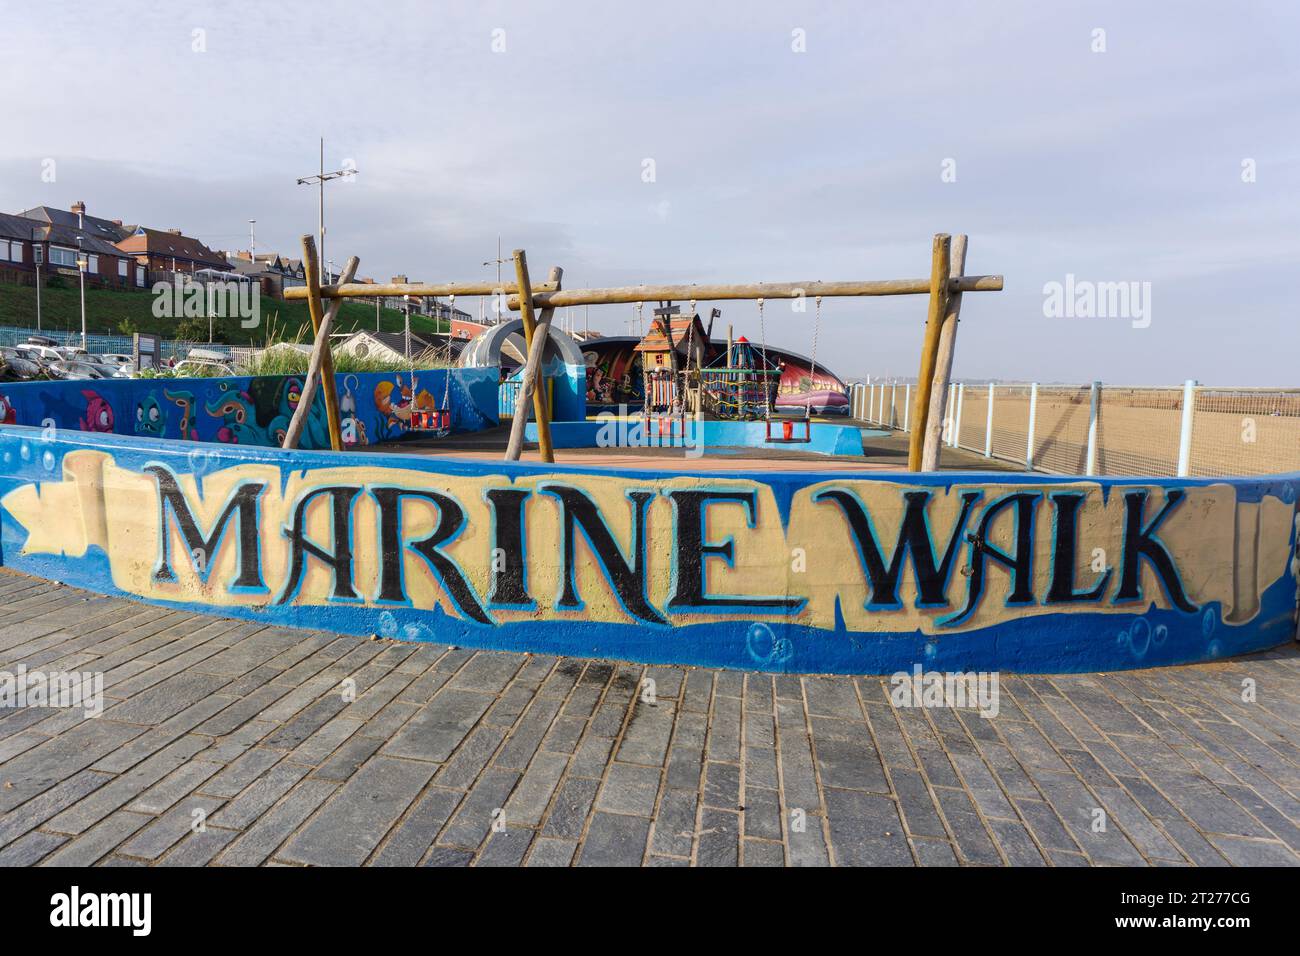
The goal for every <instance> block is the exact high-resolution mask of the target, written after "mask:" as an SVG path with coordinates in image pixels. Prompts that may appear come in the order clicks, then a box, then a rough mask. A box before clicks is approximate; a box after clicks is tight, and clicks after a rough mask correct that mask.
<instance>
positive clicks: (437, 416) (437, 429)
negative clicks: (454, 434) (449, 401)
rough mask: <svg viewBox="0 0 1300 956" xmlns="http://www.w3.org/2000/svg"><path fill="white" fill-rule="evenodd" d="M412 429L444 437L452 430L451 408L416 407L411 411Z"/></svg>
mask: <svg viewBox="0 0 1300 956" xmlns="http://www.w3.org/2000/svg"><path fill="white" fill-rule="evenodd" d="M411 431H413V432H428V433H430V434H432V435H433V437H435V438H442V437H444V436H446V435H448V434H450V432H451V409H449V408H416V409H413V410H412V411H411Z"/></svg>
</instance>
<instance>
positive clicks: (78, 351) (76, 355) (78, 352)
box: [54, 345, 90, 362]
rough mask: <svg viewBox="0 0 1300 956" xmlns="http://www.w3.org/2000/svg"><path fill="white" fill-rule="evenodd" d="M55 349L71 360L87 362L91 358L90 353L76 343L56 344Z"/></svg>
mask: <svg viewBox="0 0 1300 956" xmlns="http://www.w3.org/2000/svg"><path fill="white" fill-rule="evenodd" d="M54 351H56V352H58V353H59V355H61V356H62V357H63V358H64V359H65V360H67V361H70V362H85V361H88V360H89V359H90V353H89V352H87V351H86V350H85V349H83V348H81V347H80V346H76V345H56V346H55V347H54Z"/></svg>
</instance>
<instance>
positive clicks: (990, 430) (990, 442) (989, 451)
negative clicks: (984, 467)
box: [984, 382, 993, 458]
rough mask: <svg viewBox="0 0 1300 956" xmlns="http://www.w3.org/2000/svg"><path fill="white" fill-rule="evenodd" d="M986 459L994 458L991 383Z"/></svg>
mask: <svg viewBox="0 0 1300 956" xmlns="http://www.w3.org/2000/svg"><path fill="white" fill-rule="evenodd" d="M984 457H985V458H992V457H993V383H992V382H989V412H988V418H987V419H986V420H985V422H984Z"/></svg>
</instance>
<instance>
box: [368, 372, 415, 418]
mask: <svg viewBox="0 0 1300 956" xmlns="http://www.w3.org/2000/svg"><path fill="white" fill-rule="evenodd" d="M375 407H376V408H377V409H379V414H381V415H383V416H384V418H385V419H387V420H388V426H389V427H390V428H403V427H405V426H407V425H409V424H410V422H411V389H410V386H408V385H404V384H403V383H402V380H401V379H400V378H399V379H397V381H396V382H380V383H379V384H378V385H376V386H375Z"/></svg>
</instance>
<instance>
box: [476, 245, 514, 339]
mask: <svg viewBox="0 0 1300 956" xmlns="http://www.w3.org/2000/svg"><path fill="white" fill-rule="evenodd" d="M506 261H507V260H506V259H503V258H501V237H500V236H497V257H496V258H495V259H487V260H485V261H484V263H483V265H485V266H490V265H492V263H494V262H495V263H496V264H497V296H498V298H497V300H496V302H495V304H494V305H493V306H492V311H493V312H494V313H495V314H496V317H497V322H500V321H501V298H500V296H501V263H503V262H506ZM479 318H480V319H481V318H482V316H479Z"/></svg>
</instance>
